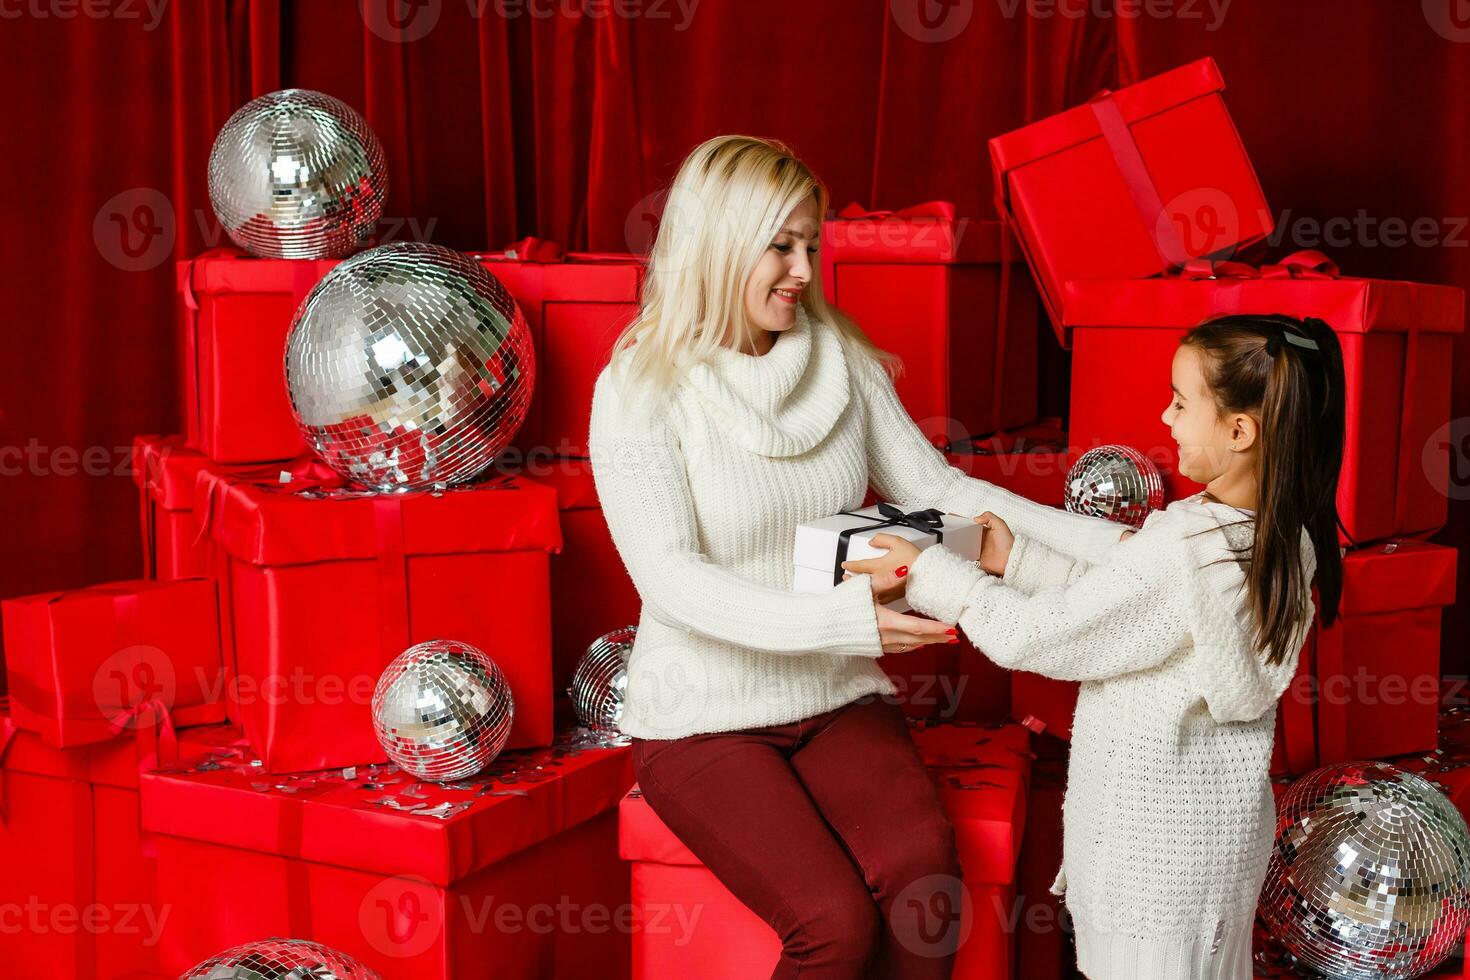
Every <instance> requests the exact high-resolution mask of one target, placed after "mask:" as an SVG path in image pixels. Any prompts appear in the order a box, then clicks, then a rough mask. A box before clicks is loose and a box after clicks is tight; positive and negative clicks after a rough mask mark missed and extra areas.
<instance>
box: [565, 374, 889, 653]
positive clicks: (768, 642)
mask: <svg viewBox="0 0 1470 980" xmlns="http://www.w3.org/2000/svg"><path fill="white" fill-rule="evenodd" d="M588 450H589V455H590V456H591V458H592V476H593V482H594V483H595V484H596V487H597V496H598V499H599V501H600V502H601V504H602V513H603V518H604V519H605V520H606V521H607V527H608V531H609V532H610V533H611V535H612V539H613V543H614V544H615V545H616V546H617V550H618V553H619V554H620V555H621V556H622V559H623V563H624V564H625V565H626V566H627V569H628V575H629V577H631V578H632V580H633V584H634V585H635V586H636V587H637V589H638V594H639V595H640V596H641V597H642V599H643V602H644V604H645V605H646V606H647V608H648V610H649V612H650V613H651V614H652V615H653V616H654V617H655V618H657V619H658V620H659V621H660V622H663V623H667V624H668V625H670V626H673V627H676V628H678V629H682V630H687V631H689V632H692V633H699V634H701V635H704V636H708V637H712V638H714V639H717V640H724V641H726V642H728V643H734V644H738V645H741V646H746V647H751V648H754V649H757V650H765V651H770V652H774V653H789V654H792V655H801V654H808V653H814V652H823V653H836V654H846V655H851V656H861V657H874V658H876V657H880V656H882V655H883V643H882V638H881V634H880V633H879V630H878V620H877V610H876V609H875V607H874V604H873V589H872V581H873V577H872V576H871V575H855V576H853V577H852V578H850V579H848V580H847V581H845V582H843V583H841V584H840V585H838V586H837V587H836V588H834V589H832V590H831V591H829V592H815V593H809V594H808V593H797V592H789V591H787V590H785V589H778V588H771V587H769V586H766V585H762V584H760V583H758V582H754V581H751V580H750V579H747V578H745V577H743V576H740V575H736V574H735V573H734V572H731V571H730V570H728V569H726V568H723V567H721V566H720V565H718V564H716V563H714V562H712V561H710V559H709V557H708V556H707V555H705V554H704V553H703V552H702V551H701V550H700V545H699V528H698V524H697V523H696V521H695V515H694V507H693V503H692V501H691V499H690V495H689V486H688V482H687V480H686V478H685V475H684V459H683V455H682V452H681V450H680V447H679V444H678V439H677V436H676V435H675V434H674V433H673V432H672V431H671V429H670V428H669V426H668V425H667V424H666V423H664V422H663V421H662V420H660V419H658V418H655V417H652V416H651V414H650V413H646V412H642V413H634V412H633V411H631V410H629V409H628V407H627V406H625V405H623V404H620V400H619V398H618V394H617V391H616V388H615V387H614V386H613V385H612V383H611V377H610V375H609V373H608V370H607V369H604V371H603V373H602V375H601V376H599V377H598V379H597V382H596V384H595V386H594V388H593V396H592V418H591V426H590V430H589V433H588Z"/></svg>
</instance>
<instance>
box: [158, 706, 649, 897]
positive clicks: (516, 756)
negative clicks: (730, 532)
mask: <svg viewBox="0 0 1470 980" xmlns="http://www.w3.org/2000/svg"><path fill="white" fill-rule="evenodd" d="M578 731H579V730H575V729H573V730H567V731H563V732H561V733H559V734H558V735H557V737H556V740H555V741H554V742H553V744H552V745H551V746H549V747H546V748H539V749H522V750H515V751H509V752H503V753H501V755H500V756H499V757H498V758H497V759H496V760H495V761H494V762H493V763H492V764H491V766H490V768H489V769H488V770H487V771H486V772H485V773H483V774H481V775H479V776H475V777H472V778H470V779H467V780H464V781H462V782H459V783H452V784H449V785H448V786H441V785H439V784H437V783H425V782H419V781H418V780H416V779H414V778H413V777H411V776H408V775H407V774H405V773H403V772H401V771H399V770H398V769H396V768H394V767H393V766H390V765H379V766H359V767H355V768H354V769H347V770H341V769H333V770H327V771H324V772H319V773H301V774H296V775H289V776H282V775H268V774H266V773H263V772H261V771H260V769H259V768H258V767H255V766H253V765H252V762H253V761H254V760H253V756H251V755H250V754H249V752H248V751H247V750H244V749H238V748H236V749H220V750H216V751H215V752H213V753H210V754H207V755H204V756H200V757H196V758H194V759H192V760H189V762H188V764H187V765H185V766H183V767H180V768H179V769H177V770H170V771H158V772H152V773H144V774H143V776H142V777H141V779H140V781H139V796H140V803H141V809H142V822H143V829H144V830H145V831H148V832H150V833H155V834H169V835H172V836H175V837H183V838H188V839H191V840H199V841H205V842H209V843H214V844H222V845H225V846H228V847H238V848H241V849H244V850H252V851H260V852H263V853H266V854H277V855H281V856H283V857H290V858H300V859H302V860H306V861H316V862H321V863H323V864H332V865H337V866H339V867H344V868H355V869H358V870H362V871H367V872H372V873H375V874H384V875H419V876H421V877H423V878H425V879H427V880H428V881H430V882H432V883H434V884H436V885H451V884H453V883H454V882H456V881H458V880H459V879H461V878H464V877H465V876H467V875H469V874H472V873H474V872H475V871H478V870H480V869H481V868H486V867H489V866H490V865H492V864H494V863H496V862H497V861H499V860H501V859H502V858H504V857H506V856H508V855H511V854H514V853H516V852H518V851H521V850H524V849H525V848H527V847H531V846H533V845H535V844H537V843H540V842H541V841H544V840H546V839H548V838H550V837H552V836H554V835H555V834H557V833H558V832H560V831H561V830H564V829H566V828H568V827H572V826H575V825H577V824H579V823H582V822H583V821H585V820H588V819H590V818H592V817H595V816H597V815H598V814H600V813H603V812H606V811H607V810H609V809H611V808H612V807H614V806H616V805H617V801H618V799H619V798H621V797H622V795H623V794H624V793H626V792H627V790H628V787H629V786H631V785H632V783H633V760H632V751H631V749H629V748H628V747H627V746H613V747H601V746H598V745H596V744H594V743H592V742H591V741H590V740H588V739H587V738H586V737H585V732H584V734H583V735H582V736H579V735H578V734H577V732H578ZM346 773H350V774H351V778H348V776H347V775H345V774H346ZM457 787H463V788H457ZM390 798H391V799H394V800H397V801H399V803H400V805H401V806H406V807H415V808H416V810H428V811H430V812H429V813H419V812H415V810H410V809H400V808H396V807H393V806H387V805H383V803H382V802H381V801H383V800H384V799H390Z"/></svg>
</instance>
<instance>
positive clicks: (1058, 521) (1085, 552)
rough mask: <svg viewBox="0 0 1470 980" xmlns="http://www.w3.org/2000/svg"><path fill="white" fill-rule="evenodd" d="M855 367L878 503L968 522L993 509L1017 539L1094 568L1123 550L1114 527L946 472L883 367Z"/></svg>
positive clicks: (863, 361)
mask: <svg viewBox="0 0 1470 980" xmlns="http://www.w3.org/2000/svg"><path fill="white" fill-rule="evenodd" d="M850 362H853V367H854V373H855V374H856V376H857V383H858V385H859V387H860V390H861V391H862V392H863V400H864V404H865V406H866V407H867V414H868V431H867V434H866V437H867V445H868V481H869V482H870V483H871V484H872V486H873V489H875V490H877V491H878V495H879V497H880V498H881V499H883V500H885V501H887V502H889V503H893V504H897V505H898V506H901V507H903V508H904V509H905V510H910V509H916V508H925V507H937V508H939V509H940V510H944V511H948V512H949V513H952V514H960V515H962V516H965V517H974V516H975V515H977V514H981V513H984V512H985V511H987V510H988V511H991V512H992V513H995V514H999V515H1000V516H1001V518H1002V519H1004V520H1005V521H1006V523H1008V524H1009V525H1010V526H1011V528H1012V529H1013V530H1014V531H1015V532H1016V534H1017V535H1021V534H1026V535H1028V536H1030V537H1034V538H1036V539H1037V540H1039V541H1041V542H1042V543H1044V544H1046V545H1047V546H1048V547H1050V548H1052V549H1055V550H1057V551H1060V552H1062V553H1063V554H1066V555H1071V556H1073V557H1078V558H1085V559H1087V560H1089V561H1097V560H1099V559H1101V557H1102V555H1103V553H1104V552H1106V551H1107V550H1108V549H1109V548H1110V547H1112V546H1113V545H1115V544H1117V543H1118V539H1119V535H1120V534H1121V533H1122V530H1123V529H1122V528H1120V527H1118V525H1116V524H1114V523H1113V522H1111V521H1107V520H1103V519H1102V518H1097V517H1084V516H1083V515H1081V514H1071V513H1068V512H1067V511H1064V510H1061V509H1059V508H1056V507H1047V506H1046V505H1044V504H1038V503H1036V502H1035V501H1034V500H1028V499H1027V498H1025V497H1022V496H1021V495H1020V494H1015V493H1011V492H1010V491H1009V490H1006V489H1003V488H1001V487H998V486H996V485H995V484H993V483H988V482H986V481H984V480H977V479H975V478H974V477H971V476H967V475H966V474H965V473H964V472H963V471H962V470H960V469H959V468H958V467H956V466H951V465H949V463H948V462H946V461H945V458H944V454H943V453H941V452H940V451H939V450H938V449H937V448H935V447H934V445H933V444H932V443H930V442H929V440H928V439H927V438H925V436H924V433H923V432H921V431H920V430H919V427H918V426H917V425H915V424H914V420H913V419H912V418H910V417H909V413H908V411H907V410H906V409H905V408H904V407H903V403H902V402H901V401H899V398H898V393H897V392H896V391H895V390H894V388H893V380H892V379H891V378H889V377H888V374H887V372H885V371H884V370H883V366H882V365H881V364H879V363H877V362H876V361H874V360H872V359H871V358H869V357H867V356H865V355H862V354H857V355H856V356H854V357H852V358H850Z"/></svg>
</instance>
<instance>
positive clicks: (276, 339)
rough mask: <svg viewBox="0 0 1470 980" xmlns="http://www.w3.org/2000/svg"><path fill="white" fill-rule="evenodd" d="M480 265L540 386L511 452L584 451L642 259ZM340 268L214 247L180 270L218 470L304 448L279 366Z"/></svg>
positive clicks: (189, 373)
mask: <svg viewBox="0 0 1470 980" xmlns="http://www.w3.org/2000/svg"><path fill="white" fill-rule="evenodd" d="M540 244H541V245H543V246H546V245H550V243H540ZM476 258H478V259H479V260H480V261H481V263H482V264H483V265H484V266H485V268H486V269H487V270H489V271H490V272H491V273H492V274H493V275H495V276H496V277H497V278H498V279H499V280H500V281H501V282H502V283H503V284H504V285H505V287H506V289H507V290H509V291H510V294H511V295H512V296H513V297H514V298H515V300H516V302H517V303H518V304H520V307H521V309H522V311H523V312H524V313H525V314H526V320H527V322H528V323H529V324H530V326H531V332H532V343H533V345H534V347H535V351H536V360H537V368H538V370H537V389H536V392H535V393H533V396H532V400H531V404H530V406H529V410H528V414H527V417H526V421H525V423H524V424H523V425H522V428H521V430H520V432H518V433H517V436H516V439H515V441H514V444H515V445H516V446H518V447H521V448H522V449H523V450H525V451H526V452H532V451H534V450H535V449H536V448H537V447H545V446H550V447H552V450H553V451H554V452H562V453H569V454H585V452H586V450H585V445H586V437H587V426H588V418H589V412H590V406H591V401H592V385H593V382H594V381H596V379H597V374H598V372H599V371H600V370H601V368H602V365H603V363H605V362H606V359H607V358H606V355H607V353H608V351H609V349H610V348H611V346H612V342H613V340H615V339H616V337H617V334H618V332H619V331H620V330H621V329H622V327H623V326H624V325H626V324H627V322H628V321H629V320H630V319H631V318H632V316H633V314H634V313H635V312H636V310H637V302H638V290H639V285H640V282H641V275H642V269H643V266H642V263H641V262H639V260H638V259H637V258H636V257H635V256H632V255H621V254H593V253H569V254H562V253H561V251H560V249H559V248H556V247H555V246H551V247H550V248H546V247H536V248H528V247H525V245H524V243H517V246H512V247H511V248H510V249H508V250H505V251H502V252H499V253H494V254H487V255H478V256H476ZM337 262H338V260H336V259H322V260H315V261H307V260H293V259H262V258H255V257H252V256H248V255H246V254H245V253H243V252H241V251H239V250H238V249H234V248H216V249H210V250H209V251H207V252H205V253H204V254H203V255H201V256H199V257H197V258H194V259H190V260H188V261H186V262H181V263H179V266H178V286H179V291H180V294H181V297H182V300H183V306H184V338H183V342H182V344H181V345H180V346H181V349H182V350H183V355H184V371H183V373H184V392H185V406H186V414H187V418H188V429H187V431H188V438H189V444H190V445H192V446H194V447H196V448H198V449H199V450H201V451H202V452H203V453H205V455H207V456H208V457H209V458H210V459H212V460H214V461H215V462H218V463H256V462H265V461H270V460H278V459H290V458H291V457H293V456H296V455H297V454H299V453H300V452H302V450H303V449H304V448H305V447H304V444H303V442H302V439H301V436H300V433H299V431H298V429H297V427H296V423H295V421H294V420H293V418H292V415H291V404H290V398H289V396H288V394H287V391H286V380H285V370H284V368H283V366H282V365H283V363H284V361H283V358H284V356H285V355H284V352H285V347H286V335H287V333H288V332H289V329H290V326H291V320H292V318H293V317H294V316H295V314H296V310H297V308H298V307H299V306H300V305H301V302H302V301H303V300H304V299H305V298H306V295H307V293H309V292H310V291H311V289H312V287H313V286H315V285H316V284H317V282H318V281H319V280H320V279H321V278H322V276H324V275H326V273H327V272H328V271H330V270H331V269H332V268H334V267H335V266H336V264H337Z"/></svg>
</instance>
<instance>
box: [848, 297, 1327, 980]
mask: <svg viewBox="0 0 1470 980" xmlns="http://www.w3.org/2000/svg"><path fill="white" fill-rule="evenodd" d="M1172 373H1173V379H1172V381H1173V384H1172V388H1173V391H1172V394H1171V396H1170V399H1169V407H1168V408H1167V409H1166V410H1165V411H1164V414H1163V421H1164V424H1165V425H1167V426H1169V431H1170V435H1171V436H1172V437H1173V438H1174V440H1175V441H1176V442H1177V443H1178V444H1179V469H1180V472H1181V473H1183V474H1184V475H1185V476H1187V477H1189V478H1190V479H1192V480H1195V481H1196V482H1199V483H1203V484H1204V485H1205V490H1204V491H1202V492H1201V493H1198V494H1196V495H1195V496H1193V497H1190V498H1188V499H1185V500H1180V501H1176V502H1175V503H1172V504H1170V505H1169V506H1168V507H1167V508H1166V509H1164V510H1161V511H1156V512H1154V513H1153V514H1150V515H1149V517H1148V519H1147V520H1146V521H1145V522H1144V524H1143V526H1142V528H1141V529H1140V530H1139V531H1138V532H1137V533H1136V534H1133V535H1130V536H1127V537H1126V538H1125V539H1124V540H1122V541H1120V542H1119V543H1116V544H1113V545H1112V546H1111V547H1109V548H1108V549H1106V550H1105V551H1104V552H1103V554H1102V555H1101V556H1100V558H1099V560H1098V561H1097V562H1096V563H1095V564H1094V563H1090V562H1089V561H1086V560H1084V559H1082V558H1079V557H1077V556H1074V555H1071V554H1068V553H1067V550H1066V549H1065V548H1064V547H1061V548H1059V547H1057V545H1056V544H1055V543H1053V545H1051V546H1047V545H1045V544H1043V543H1042V542H1040V541H1038V540H1036V539H1034V538H1032V537H1028V536H1027V535H1026V534H1024V533H1021V534H1015V535H1012V533H1011V531H1010V529H1009V527H1008V525H1007V524H1006V522H1005V521H1004V520H1003V519H1002V518H1003V517H1004V515H997V514H993V513H985V514H982V515H980V516H979V517H977V518H976V520H977V521H980V522H981V523H984V524H986V525H987V527H988V530H987V532H986V542H985V544H984V546H983V550H982V555H981V559H980V563H979V564H980V566H981V567H980V568H976V567H975V565H974V564H973V563H970V562H968V561H966V560H964V559H962V558H961V557H960V556H958V555H957V554H955V553H954V552H953V551H951V550H949V549H948V548H945V547H944V546H942V545H936V546H933V547H930V548H927V549H925V550H923V551H922V552H920V551H919V550H918V549H917V548H916V547H915V546H914V545H913V544H912V543H910V542H908V541H905V540H904V539H902V538H899V537H896V536H893V535H879V536H876V537H875V538H874V543H875V544H876V545H878V546H879V547H884V548H886V549H887V551H886V552H885V554H884V555H883V556H882V557H881V558H875V559H869V560H867V561H851V562H847V563H846V567H847V568H849V569H850V570H851V571H853V572H855V573H861V572H868V573H871V574H872V577H873V588H874V592H875V593H881V595H882V596H883V597H884V598H885V599H891V598H892V597H893V596H895V595H906V596H907V599H908V602H909V604H910V605H911V606H912V607H913V608H914V609H915V610H916V611H918V612H921V613H924V614H926V615H929V616H932V617H934V618H935V619H937V620H940V621H942V622H958V623H959V625H960V627H961V628H963V629H964V631H965V633H966V634H967V635H968V636H969V638H970V639H971V640H972V641H973V642H974V644H975V645H976V646H977V647H978V648H980V649H982V650H984V651H985V653H986V655H987V656H989V657H990V658H991V659H992V660H994V661H995V662H996V663H999V664H1001V665H1003V666H1005V667H1009V668H1014V669H1018V670H1029V671H1034V672H1036V673H1039V674H1045V675H1047V676H1050V677H1056V678H1060V679H1065V680H1078V681H1081V682H1082V685H1081V691H1080V693H1079V695H1078V699H1077V710H1076V717H1075V720H1074V722H1073V729H1072V733H1073V734H1072V756H1071V763H1070V769H1069V773H1068V783H1067V795H1066V801H1065V806H1064V831H1063V855H1064V856H1063V861H1062V868H1061V870H1060V872H1059V873H1058V875H1057V878H1056V882H1055V883H1054V884H1053V886H1052V892H1053V893H1054V894H1058V895H1063V894H1065V896H1066V899H1065V900H1066V902H1067V907H1068V910H1069V911H1070V913H1071V916H1072V920H1073V924H1074V926H1075V929H1076V939H1077V961H1078V968H1079V969H1080V970H1081V971H1082V972H1083V973H1084V974H1086V975H1087V976H1088V977H1089V978H1092V980H1113V978H1127V980H1134V978H1150V980H1156V978H1180V980H1201V978H1221V980H1224V978H1229V980H1234V978H1241V980H1246V978H1249V977H1250V976H1251V975H1252V972H1251V924H1252V920H1253V917H1254V914H1255V908H1256V898H1257V894H1258V892H1259V890H1260V887H1261V884H1262V881H1263V879H1264V877H1265V872H1266V865H1267V862H1268V860H1269V856H1270V850H1271V847H1272V843H1273V836H1274V828H1275V808H1274V804H1273V798H1272V793H1271V789H1270V784H1269V779H1268V775H1267V770H1268V767H1269V761H1270V756H1271V742H1272V736H1273V732H1274V726H1275V716H1276V702H1277V699H1278V698H1279V697H1280V696H1281V694H1282V692H1283V691H1284V690H1285V689H1286V687H1287V685H1288V683H1289V681H1290V679H1291V677H1292V675H1293V673H1294V672H1295V670H1296V664H1297V655H1298V652H1299V650H1300V648H1301V646H1302V644H1303V642H1304V641H1305V639H1306V636H1307V632H1308V630H1309V629H1310V626H1311V623H1312V617H1313V599H1312V595H1311V589H1312V586H1313V585H1315V586H1316V588H1317V593H1318V599H1317V608H1319V609H1320V611H1321V614H1322V620H1323V622H1324V623H1326V624H1328V625H1330V624H1331V623H1332V622H1333V621H1334V620H1335V619H1336V617H1337V606H1338V599H1339V596H1340V594H1341V583H1342V565H1341V552H1340V551H1339V550H1338V544H1337V533H1336V522H1337V510H1336V502H1335V501H1336V495H1337V478H1338V470H1339V468H1340V466H1341V462H1342V443H1343V426H1344V418H1343V416H1344V412H1343V371H1342V352H1341V348H1340V346H1339V345H1338V342H1337V338H1336V336H1335V335H1334V334H1333V332H1332V329H1331V328H1330V327H1329V326H1328V325H1327V324H1325V323H1323V322H1322V321H1321V320H1316V319H1307V320H1305V321H1298V320H1295V319H1292V318H1290V317H1285V316H1230V317H1224V318H1221V319H1217V320H1213V321H1210V322H1207V323H1204V324H1201V325H1200V326H1197V327H1195V328H1194V329H1193V330H1191V331H1190V332H1189V333H1188V334H1187V335H1186V336H1185V337H1184V339H1183V340H1182V342H1181V343H1180V346H1179V348H1178V350H1177V351H1176V352H1175V355H1174V361H1173V368H1172ZM1258 543H1259V544H1258ZM987 572H988V573H990V574H989V575H987V574H986V573H987ZM991 575H995V576H1000V577H998V578H996V577H991Z"/></svg>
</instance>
